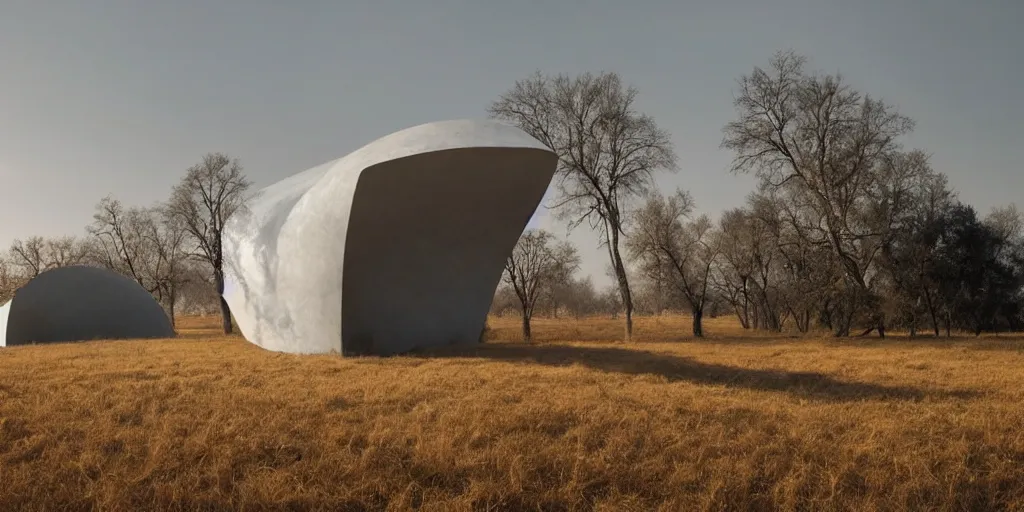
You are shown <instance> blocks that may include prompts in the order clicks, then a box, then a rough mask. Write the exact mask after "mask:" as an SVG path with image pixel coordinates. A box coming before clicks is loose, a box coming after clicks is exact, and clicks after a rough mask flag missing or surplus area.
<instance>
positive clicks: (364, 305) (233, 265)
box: [223, 120, 557, 355]
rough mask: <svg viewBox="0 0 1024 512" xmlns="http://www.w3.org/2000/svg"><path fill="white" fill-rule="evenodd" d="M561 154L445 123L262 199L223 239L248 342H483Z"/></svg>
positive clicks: (362, 349) (413, 131)
mask: <svg viewBox="0 0 1024 512" xmlns="http://www.w3.org/2000/svg"><path fill="white" fill-rule="evenodd" d="M556 164H557V157H556V156H555V154H554V153H552V152H551V151H550V150H548V149H547V148H546V147H545V146H544V145H542V144H541V143H540V142H538V141H537V140H536V139H534V138H532V137H530V136H529V135H527V134H526V133H525V132H523V131H522V130H519V129H518V128H515V127H512V126H508V125H505V124H501V123H497V122H491V121H466V120H460V121H442V122H437V123H429V124H424V125H420V126H415V127H413V128H409V129H406V130H402V131H400V132H396V133H394V134H391V135H388V136H386V137H383V138H381V139H378V140H376V141H374V142H372V143H370V144H368V145H366V146H364V147H362V148H360V149H358V150H356V151H355V152H353V153H351V154H349V155H348V156H345V157H343V158H341V159H338V160H334V161H332V162H328V163H326V164H323V165H321V166H319V167H315V168H313V169H310V170H308V171H305V172H302V173H299V174H296V175H294V176H291V177H289V178H287V179H285V180H283V181H280V182H278V183H276V184H274V185H271V186H270V187H267V188H266V189H264V190H262V191H261V192H260V193H259V194H258V195H257V196H256V198H255V199H254V200H253V201H252V202H251V204H250V206H249V208H247V209H246V211H244V212H239V213H237V214H236V215H234V216H233V217H232V219H231V221H230V222H229V223H228V225H227V226H226V229H225V233H224V239H223V245H224V262H225V274H226V283H225V291H224V298H225V300H227V302H228V304H229V305H230V306H231V310H232V312H233V313H234V316H235V320H236V322H237V324H238V327H239V328H240V329H241V331H242V333H243V334H244V335H245V337H246V338H247V339H248V340H249V341H251V342H253V343H255V344H257V345H260V346H261V347H264V348H266V349H270V350H275V351H282V352H293V353H326V352H339V353H342V354H346V355H355V354H393V353H398V352H404V351H408V350H411V349H414V348H418V347H425V346H436V345H443V344H451V343H472V342H476V341H478V340H479V336H480V332H481V330H482V328H483V325H484V322H485V321H486V317H487V311H488V309H489V307H490V302H491V298H492V297H493V295H494V289H495V288H496V286H497V284H498V280H499V279H500V278H501V272H502V269H503V266H504V262H505V260H506V258H507V257H508V255H509V254H510V253H511V251H512V248H513V247H514V246H515V243H516V241H517V240H518V238H519V236H520V235H521V234H522V231H523V228H524V227H525V226H526V224H527V222H528V221H529V220H530V217H531V216H532V215H533V213H534V211H535V210H536V209H537V206H538V205H539V204H540V201H541V199H542V197H543V195H544V192H545V190H546V189H547V187H548V184H549V183H550V182H551V177H552V175H553V174H554V171H555V166H556Z"/></svg>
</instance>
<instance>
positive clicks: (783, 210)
mask: <svg viewBox="0 0 1024 512" xmlns="http://www.w3.org/2000/svg"><path fill="white" fill-rule="evenodd" d="M637 94H638V92H637V91H636V89H634V88H630V87H627V86H625V85H623V83H622V81H621V79H620V78H619V77H618V76H617V75H615V74H614V73H604V74H601V75H598V76H594V75H590V74H584V75H580V76H577V77H569V76H565V75H557V76H546V75H542V74H536V75H534V76H531V77H529V78H527V79H525V80H522V81H520V82H517V83H516V84H515V85H514V86H513V87H512V88H511V89H510V90H509V91H507V92H506V93H504V94H503V95H502V96H501V97H500V99H499V100H497V101H495V102H494V103H493V104H492V105H491V110H490V111H491V114H492V115H493V116H494V117H496V118H499V119H503V120H506V121H509V122H512V123H514V124H516V125H518V126H520V127H521V128H523V129H524V130H526V131H527V132H529V133H531V134H532V135H534V136H535V137H537V138H538V139H539V140H541V141H543V142H544V143H545V144H547V145H548V147H550V148H551V149H552V150H554V151H555V152H556V153H558V155H559V157H560V160H559V167H558V175H557V178H556V184H557V186H558V190H559V192H560V197H559V198H558V201H557V202H556V204H554V205H553V206H554V208H555V210H556V212H558V213H559V214H560V215H561V216H562V218H563V219H566V220H567V221H569V222H570V227H574V226H576V225H579V224H582V223H585V222H586V223H589V225H590V226H591V227H593V228H595V229H596V230H597V232H598V234H599V235H600V240H601V243H602V246H603V247H604V248H606V249H607V251H608V255H609V263H610V268H611V269H612V272H611V275H613V276H614V277H615V282H616V285H615V286H614V289H613V290H608V291H606V292H605V293H599V292H598V291H596V290H594V288H593V286H592V285H591V284H590V282H589V281H588V280H582V281H580V280H577V278H576V277H575V276H574V275H573V274H572V273H571V272H570V273H567V274H550V278H549V279H548V280H547V281H546V283H545V284H543V285H541V286H540V287H541V288H543V289H544V291H543V293H539V294H538V297H537V298H535V299H531V301H524V300H518V301H517V300H515V299H516V297H517V295H516V294H515V293H510V292H509V290H508V289H506V288H500V289H499V290H498V291H497V294H496V298H495V304H494V309H493V312H494V313H499V314H500V313H505V312H519V313H521V314H522V316H523V322H524V331H527V330H528V327H527V323H528V322H529V320H530V318H531V317H532V315H533V312H534V311H535V310H536V311H546V312H547V313H548V314H549V315H557V314H561V313H564V314H568V315H575V316H579V315H587V314H593V313H596V312H600V311H603V312H605V313H608V312H613V314H614V312H617V311H618V310H621V311H622V312H623V313H624V316H625V322H624V323H625V338H626V339H629V337H630V335H631V334H632V320H631V316H632V314H633V313H634V312H641V313H644V314H659V313H661V312H662V311H666V310H672V311H681V312H686V313H688V314H690V315H691V316H692V318H693V321H692V322H693V325H692V332H693V335H694V336H698V337H699V336H703V334H704V329H703V327H702V320H703V318H705V316H706V315H710V316H715V315H720V314H734V315H736V316H737V317H738V319H739V321H740V323H741V324H742V326H743V327H744V328H745V329H758V330H767V331H798V332H801V333H807V332H809V331H812V330H820V329H824V330H828V331H831V332H832V333H833V334H834V335H835V336H839V337H844V336H857V335H867V334H870V333H877V335H878V336H881V337H884V336H885V334H886V332H887V331H888V330H892V329H898V330H900V331H903V332H907V333H909V334H910V336H918V335H921V334H922V333H929V334H931V335H934V336H940V335H946V336H948V335H950V334H951V333H952V332H953V331H967V332H970V333H973V334H980V333H982V332H993V331H1005V330H1016V329H1018V328H1019V327H1020V326H1021V323H1022V322H1024V316H1022V306H1024V302H1022V301H1024V296H1022V289H1024V230H1022V227H1024V222H1022V216H1021V213H1020V212H1019V211H1018V210H1017V209H1016V207H1015V206H1014V205H1008V206H1005V207H1001V208H996V209H993V210H992V211H991V212H987V213H982V212H978V211H977V210H975V209H974V208H973V207H971V206H970V205H968V204H964V203H962V202H960V201H959V200H958V199H957V195H956V191H954V190H952V189H951V188H950V186H949V184H948V182H947V180H946V177H945V175H944V174H942V172H941V170H935V169H932V167H931V165H930V164H929V159H928V155H927V153H926V152H925V150H922V149H916V148H907V147H905V146H904V145H903V143H902V140H903V138H904V136H905V135H907V134H908V133H910V132H911V131H912V130H913V128H914V121H913V120H912V119H909V118H907V117H906V116H903V115H901V114H900V113H899V112H898V111H897V110H896V109H895V107H893V106H892V105H890V104H888V103H886V102H885V101H883V100H881V99H878V98H874V97H872V96H871V95H870V94H869V93H867V92H861V91H857V90H855V89H853V88H851V87H850V86H849V85H848V84H847V83H846V81H845V79H844V78H843V77H842V76H841V75H829V74H820V73H815V72H813V71H811V70H810V69H809V66H808V63H807V60H806V59H805V58H804V57H803V56H801V55H798V54H795V53H793V52H779V53H777V54H776V55H775V56H774V58H773V59H772V60H771V62H770V63H769V65H768V66H767V67H765V68H761V67H756V68H755V69H754V70H753V71H752V72H751V73H750V74H748V75H745V76H742V77H741V78H740V79H739V81H738V87H737V91H736V92H735V111H736V116H735V119H734V120H733V121H731V122H729V123H728V124H727V125H726V126H724V128H723V134H724V135H723V140H722V147H723V148H725V149H727V150H729V151H731V152H732V154H733V161H732V171H733V172H735V173H749V174H752V175H754V176H756V177H757V179H758V181H759V186H758V187H757V189H756V190H754V191H752V192H751V193H750V195H749V196H748V198H747V201H746V204H745V205H744V206H742V207H740V208H736V209H732V210H729V211H726V212H724V213H722V215H721V216H720V218H719V220H718V222H717V223H716V222H712V221H711V220H710V218H709V217H708V216H706V215H698V214H696V213H695V209H696V207H697V206H699V205H700V198H694V197H692V196H691V195H690V193H689V192H687V191H682V190H680V191H674V192H673V193H670V194H667V195H666V194H664V193H663V192H661V191H658V190H657V189H656V187H655V183H654V180H653V178H654V176H655V173H657V172H669V171H674V170H675V168H676V160H677V158H676V156H675V155H674V153H673V151H672V148H671V144H670V142H669V138H668V136H667V135H666V134H665V133H664V131H662V130H661V129H660V128H658V127H657V125H656V124H655V121H654V120H653V119H652V118H651V117H650V116H648V115H646V114H643V113H641V112H637V111H636V110H635V109H634V99H635V98H636V96H637ZM535 240H536V237H535V236H532V235H531V236H529V237H524V238H523V241H522V242H521V245H522V244H525V243H535ZM556 277H557V279H556ZM613 296H614V300H610V299H612V298H613Z"/></svg>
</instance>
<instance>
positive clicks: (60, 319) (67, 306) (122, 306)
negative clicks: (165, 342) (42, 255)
mask: <svg viewBox="0 0 1024 512" xmlns="http://www.w3.org/2000/svg"><path fill="white" fill-rule="evenodd" d="M173 336H174V329H173V328H172V327H171V322H170V319H168V318H167V314H166V313H165V312H164V310H163V308H161V307H160V305H159V304H158V303H157V302H156V300H155V299H153V296H152V295H150V294H149V292H147V291H146V290H145V289H143V288H142V287H141V286H139V284H138V283H136V282H135V281H133V280H131V279H129V278H127V277H125V276H123V275H121V274H118V273H116V272H113V271H110V270H106V269H101V268H95V267H87V266H70V267H62V268H56V269H53V270H48V271H46V272H43V273H42V274H39V275H38V276H36V277H35V278H33V279H32V280H31V281H29V282H28V283H26V284H25V286H22V287H21V288H19V289H18V290H17V291H16V292H15V293H14V297H13V298H12V299H11V300H10V301H9V302H8V303H7V304H4V306H3V307H2V308H0V346H14V345H24V344H30V343H54V342H66V341H86V340H94V339H126V338H169V337H173Z"/></svg>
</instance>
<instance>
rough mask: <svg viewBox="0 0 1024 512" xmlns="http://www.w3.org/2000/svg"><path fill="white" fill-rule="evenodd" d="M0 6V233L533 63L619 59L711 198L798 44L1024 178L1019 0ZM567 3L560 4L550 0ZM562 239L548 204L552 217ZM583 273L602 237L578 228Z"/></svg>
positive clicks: (262, 154)
mask: <svg viewBox="0 0 1024 512" xmlns="http://www.w3.org/2000/svg"><path fill="white" fill-rule="evenodd" d="M544 4H545V3H542V2H507V1H506V2H497V1H491V2H488V1H479V0H476V1H470V0H465V1H455V0H419V1H412V0H405V1H403V2H393V1H386V0H374V1H357V0H348V1H313V0H309V1H302V0H295V1H293V2H285V1H283V0H277V1H269V0H204V1H192V0H176V1H161V2H157V1H152V0H150V1H145V0H131V1H129V0H120V1H114V0H81V1H78V2H70V1H57V0H25V1H15V0H0V247H6V246H7V244H9V243H10V241H11V240H12V239H14V238H16V237H26V236H30V235H33V234H40V235H45V236H52V235H60V234H81V233H82V232H83V227H84V225H85V224H87V223H88V222H90V220H91V215H92V208H93V205H94V204H95V203H96V201H97V200H99V199H100V198H101V197H103V196H104V195H106V194H114V195H115V196H117V197H119V198H121V199H123V200H124V201H126V202H131V203H138V204H150V203H153V202H155V201H158V200H161V199H163V198H165V197H166V195H167V193H168V191H169V190H170V187H171V185H172V184H174V183H175V182H176V181H177V180H178V179H179V177H180V176H181V174H182V172H183V171H184V169H186V168H187V167H188V166H190V165H192V164H193V163H195V162H196V161H198V159H199V158H200V157H201V156H202V155H203V154H204V153H206V152H209V151H222V152H226V153H229V154H231V155H233V156H237V157H238V158H240V159H241V160H242V163H243V165H244V166H245V168H246V171H247V172H248V174H249V176H250V177H251V178H252V179H253V180H254V181H255V183H256V185H257V186H258V187H262V186H265V185H268V184H270V183H272V182H274V181H277V180H278V179H281V178H283V177H285V176H287V175H290V174H292V173H295V172H298V171H302V170H304V169H307V168H309V167H312V166H314V165H317V164H320V163H323V162H325V161H328V160H331V159H333V158H337V157H339V156H342V155H344V154H346V153H348V152H349V151H351V150H353V149H356V148H358V147H359V146H361V145H363V144H365V143H367V142H370V141H371V140H373V139H375V138H377V137H379V136H383V135H386V134H388V133H391V132H393V131H396V130H399V129H402V128H406V127H409V126H412V125H416V124H420V123H424V122H429V121H436V120H442V119H454V118H479V117H483V116H485V108H486V106H487V104H488V102H490V101H491V100H493V99H494V98H495V97H496V96H498V95H499V94H500V93H502V92H503V91H505V90H506V89H508V88H509V87H510V86H511V85H512V84H513V82H514V81H515V80H517V79H520V78H523V77H525V76H527V75H529V74H530V73H531V72H533V71H534V70H538V69H539V70H542V71H545V72H551V73H558V72H567V73H576V72H581V71H601V70H613V71H617V72H619V73H620V74H621V75H622V76H623V77H624V79H625V80H626V81H628V82H629V83H631V84H633V85H636V86H637V87H638V88H639V89H640V98H639V107H640V108H642V109H643V110H645V111H646V112H648V113H650V114H652V115H654V117H655V119H656V120H657V121H658V123H659V124H661V126H663V127H664V128H666V129H668V130H669V131H670V132H671V133H672V136H673V141H674V143H675V146H676V150H677V151H678V153H679V155H680V163H681V165H680V167H681V168H680V170H679V172H678V173H676V174H674V175H667V176H665V177H662V178H660V179H659V182H660V183H661V184H662V185H663V186H664V187H665V188H666V189H668V190H671V189H674V188H675V187H677V186H681V187H685V188H688V189H689V190H691V191H692V193H693V194H694V196H695V197H696V199H697V201H698V206H699V207H700V209H701V210H704V211H707V212H709V213H716V212H718V211H720V210H722V209H724V208H728V207H733V206H737V205H739V204H741V203H742V201H743V199H744V196H745V195H746V194H747V193H748V192H749V191H750V190H751V189H752V185H753V181H752V180H751V179H750V178H746V177H737V176H732V175H730V174H728V173H727V172H726V166H727V165H728V162H729V159H730V155H729V154H728V153H727V152H725V151H723V150H720V149H719V148H718V145H719V142H720V141H721V128H722V126H723V125H724V124H725V123H726V122H728V121H729V120H730V119H731V118H732V115H733V109H732V103H731V102H732V93H733V89H734V86H735V80H736V78H737V77H739V76H740V75H741V74H744V73H748V72H749V71H750V70H751V69H752V68H753V66H755V65H765V64H766V63H767V61H768V59H769V58H770V57H771V54H772V53H773V52H774V51H775V50H777V49H784V48H792V49H794V50H797V51H798V52H801V53H804V54H806V55H807V56H808V57H810V58H811V59H812V62H811V65H812V67H813V68H816V69H820V70H823V71H830V72H831V71H837V70H838V71H841V72H842V73H843V74H844V75H846V76H847V77H848V79H849V81H850V83H852V84H853V85H854V86H856V87H857V88H859V89H861V90H863V91H864V92H868V93H871V94H873V95H877V96H881V97H883V98H884V99H886V100H888V101H889V102H891V103H894V104H896V105H898V106H899V108H900V109H901V110H902V112H903V113H905V114H907V115H910V116H911V117H913V118H914V119H916V120H917V122H918V128H917V131H916V132H915V134H914V135H913V136H912V137H911V138H910V143H911V144H913V145H914V146H917V147H920V148H922V149H924V150H926V151H928V152H930V153H932V155H933V157H932V158H933V159H932V162H933V166H934V167H935V168H936V169H937V170H939V171H942V172H945V173H947V174H948V175H949V176H950V181H951V183H952V184H953V185H954V186H955V187H956V188H957V189H958V190H959V191H960V195H961V198H962V199H963V200H966V201H968V202H970V203H972V204H974V205H976V206H978V207H979V208H980V209H981V210H982V211H987V210H988V209H989V208H990V207H991V206H993V205H997V204H1006V203H1010V202H1014V201H1017V200H1018V197H1019V195H1020V194H1021V193H1022V192H1024V164H1022V160H1024V149H1022V148H1024V135H1022V132H1024V121H1022V119H1024V94H1022V93H1021V92H1020V91H1022V90H1024V89H1022V88H1024V85H1022V84H1024V31H1022V30H1021V28H1020V23H1021V22H1022V21H1024V2H1021V1H1020V0H979V1H976V2H967V1H963V0H960V1H953V0H917V1H914V2H911V1H900V0H891V1H883V0H860V1H856V2H853V1H844V2H840V1H824V0H817V1H812V0H805V1H798V0H783V1H774V2H765V1H757V0H750V1H743V2H738V1H727V0H719V1H714V2H712V1H706V2H685V1H678V0H677V1H671V0H662V1H643V0H637V1H635V2H622V1H587V2H585V1H579V0H577V1H562V2H547V4H551V5H544ZM554 4H557V6H554ZM540 224H541V225H544V226H551V227H553V228H554V229H555V231H556V232H557V233H558V234H560V235H562V234H564V233H565V230H564V227H561V226H560V225H558V224H552V223H551V221H550V218H545V219H542V220H541V221H540ZM572 239H573V240H574V241H576V242H577V243H579V244H580V249H581V251H582V252H583V253H584V255H585V265H584V271H585V272H588V273H593V274H595V276H594V277H595V278H596V279H597V280H598V281H600V282H601V283H604V282H607V279H606V278H604V276H603V273H604V265H605V263H604V262H605V258H606V256H605V254H606V253H604V252H601V251H599V250H597V247H596V243H595V241H594V238H593V237H591V236H589V234H588V233H586V232H581V233H579V234H578V235H574V236H573V237H572Z"/></svg>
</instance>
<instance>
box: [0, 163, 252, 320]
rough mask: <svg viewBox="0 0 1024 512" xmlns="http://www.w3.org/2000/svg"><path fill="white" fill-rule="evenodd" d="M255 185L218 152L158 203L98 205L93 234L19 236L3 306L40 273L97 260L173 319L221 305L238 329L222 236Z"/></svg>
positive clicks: (8, 263) (3, 285)
mask: <svg viewBox="0 0 1024 512" xmlns="http://www.w3.org/2000/svg"><path fill="white" fill-rule="evenodd" d="M249 187H250V182H249V181H248V179H247V178H246V177H245V175H244V174H243V173H242V167H241V164H240V163H239V162H238V160H232V159H230V158H229V157H227V156H225V155H223V154H219V153H211V154H208V155H205V156H204V157H203V159H202V162H200V163H199V164H196V165H195V166H193V167H190V168H189V169H188V170H187V171H185V175H184V176H183V177H182V179H181V182H180V183H179V184H178V185H176V186H175V187H174V188H173V189H172V191H171V195H170V198H169V199H168V200H167V201H166V202H162V203H159V204H156V205H151V206H129V205H126V204H125V203H123V202H122V201H121V200H120V199H118V198H115V197H112V196H107V197H104V198H102V199H100V200H99V202H97V203H96V209H95V213H94V214H93V218H92V223H90V224H88V225H87V226H86V229H85V231H86V235H85V236H81V237H75V236H62V237H57V238H44V237H40V236H33V237H30V238H27V239H25V240H21V239H18V240H14V242H13V243H11V246H10V249H9V250H8V251H7V254H6V256H5V257H0V303H2V302H6V301H7V300H9V299H10V298H11V296H12V295H13V293H14V291H15V290H16V289H17V288H18V287H20V286H21V285H23V284H24V283H25V282H27V281H28V280H30V279H32V278H33V277H35V276H37V275H39V274H40V273H42V272H44V271H46V270H50V269H53V268H58V267H65V266H69V265H93V266H98V267H104V268H108V269H111V270H114V271H116V272H119V273H121V274H123V275H125V276H127V277H129V278H131V279H133V280H135V281H136V282H138V283H139V285H141V286H142V287H143V288H145V289H146V290H147V291H149V292H150V293H152V294H153V296H154V297H155V298H156V299H157V301H158V302H159V303H160V304H161V305H163V306H164V308H165V309H166V310H167V313H168V315H169V316H170V318H171V322H172V323H174V321H175V317H176V316H177V315H179V314H205V313H210V312H212V311H214V310H217V309H218V308H219V311H220V312H221V314H222V318H223V329H224V332H225V333H226V334H230V333H231V321H230V318H231V317H230V311H228V308H227V304H225V303H224V301H223V299H221V297H220V293H221V292H223V290H224V276H223V272H222V263H223V258H222V254H221V245H220V240H221V233H222V230H223V227H224V223H225V222H226V221H227V219H228V218H229V217H230V216H231V215H232V214H233V213H234V212H235V211H236V210H237V209H238V208H241V207H244V202H245V199H246V198H247V195H246V194H247V192H248V190H249Z"/></svg>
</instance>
